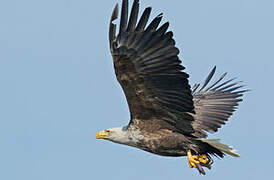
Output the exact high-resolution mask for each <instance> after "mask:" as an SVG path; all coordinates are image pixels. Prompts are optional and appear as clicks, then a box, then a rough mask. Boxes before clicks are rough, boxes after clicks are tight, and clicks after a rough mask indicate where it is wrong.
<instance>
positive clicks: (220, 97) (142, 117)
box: [96, 0, 246, 175]
mask: <svg viewBox="0 0 274 180" xmlns="http://www.w3.org/2000/svg"><path fill="white" fill-rule="evenodd" d="M150 13H151V7H148V8H146V9H145V10H144V12H143V13H142V15H141V17H140V18H139V20H138V14H139V0H134V2H133V5H132V9H131V12H130V15H129V13H128V0H123V1H122V10H121V18H120V26H119V32H118V34H116V24H114V22H113V21H114V20H116V19H117V17H118V4H116V6H115V8H114V11H113V13H112V16H111V20H110V25H109V43H110V51H111V54H112V57H113V62H114V68H115V73H116V77H117V80H118V82H119V83H120V85H121V86H122V89H123V91H124V93H125V96H126V99H127V103H128V106H129V110H130V118H131V119H130V122H129V124H128V125H126V126H124V127H117V128H109V129H106V130H103V131H99V132H98V133H97V134H96V138H97V139H105V140H109V141H112V142H115V143H120V144H124V145H128V146H133V147H136V148H139V149H142V150H145V151H148V152H151V153H154V154H157V155H161V156H172V157H180V156H187V157H188V163H189V167H190V168H197V169H198V171H199V172H200V173H201V174H203V175H205V171H204V169H203V167H207V168H209V169H210V168H211V165H212V162H213V161H212V155H213V156H217V157H220V158H223V157H224V155H225V154H228V155H231V156H234V157H239V154H237V153H236V151H235V149H233V148H232V147H231V146H228V145H225V144H222V143H220V142H219V140H218V139H207V133H208V132H217V130H218V129H219V128H220V127H221V126H222V125H224V124H225V123H226V121H227V120H228V118H229V117H230V116H231V115H232V113H233V112H234V111H235V110H236V108H237V106H238V103H239V102H240V101H242V99H241V96H242V95H243V93H244V92H246V90H243V89H242V87H243V86H242V85H241V84H239V83H240V82H235V81H234V79H229V80H227V81H225V80H223V79H224V78H225V76H226V73H225V74H223V75H222V76H221V77H219V78H217V79H216V80H215V81H212V77H213V75H214V73H215V71H216V67H214V68H213V69H212V70H211V72H210V73H209V75H208V76H207V77H206V80H205V81H204V83H202V84H196V85H194V86H193V87H192V88H191V87H190V85H189V81H188V77H189V75H188V74H187V73H185V72H184V71H183V70H184V69H185V67H183V66H182V64H181V60H180V59H179V57H178V54H179V50H178V48H177V47H176V46H175V41H174V39H173V33H172V32H171V31H168V27H169V23H168V22H166V23H163V24H162V25H160V22H161V19H162V14H159V15H158V16H157V17H155V18H154V19H153V20H152V21H151V22H150V23H149V24H148V20H149V16H150ZM147 24H148V25H147ZM159 25H160V26H159Z"/></svg>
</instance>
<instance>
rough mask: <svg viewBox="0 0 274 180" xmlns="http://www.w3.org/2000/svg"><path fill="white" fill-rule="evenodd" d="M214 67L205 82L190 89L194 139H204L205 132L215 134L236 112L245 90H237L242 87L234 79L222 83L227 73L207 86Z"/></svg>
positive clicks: (214, 69)
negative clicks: (192, 103)
mask: <svg viewBox="0 0 274 180" xmlns="http://www.w3.org/2000/svg"><path fill="white" fill-rule="evenodd" d="M215 71H216V67H214V68H213V70H212V71H211V72H210V73H209V75H208V77H207V78H206V80H205V82H204V83H203V84H202V85H200V84H196V85H194V86H193V88H192V94H193V100H194V106H195V112H196V114H193V117H194V119H195V120H194V121H193V128H194V129H195V133H194V134H193V135H194V136H196V137H206V136H207V134H206V132H205V131H207V132H217V130H218V128H220V127H221V126H222V125H224V124H225V122H226V121H227V120H228V118H229V117H230V116H231V115H232V113H233V112H234V111H235V110H236V108H237V106H238V103H239V102H240V101H242V99H241V96H243V93H244V92H246V91H247V90H239V89H240V88H242V87H243V85H239V83H240V82H233V80H235V79H230V80H227V81H225V82H223V83H221V81H222V80H223V79H224V77H225V76H226V74H227V73H225V74H223V75H222V76H221V77H220V78H219V79H217V80H216V81H215V82H213V83H211V84H208V83H209V82H210V80H211V79H212V77H213V75H214V73H215Z"/></svg>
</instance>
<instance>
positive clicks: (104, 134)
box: [96, 130, 109, 139]
mask: <svg viewBox="0 0 274 180" xmlns="http://www.w3.org/2000/svg"><path fill="white" fill-rule="evenodd" d="M107 137H109V132H107V131H106V130H103V131H99V132H98V133H96V139H105V138H107Z"/></svg>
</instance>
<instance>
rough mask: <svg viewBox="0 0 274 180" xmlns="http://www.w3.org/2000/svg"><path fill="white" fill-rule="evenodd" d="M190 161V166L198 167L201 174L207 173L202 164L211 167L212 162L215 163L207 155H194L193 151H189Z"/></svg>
mask: <svg viewBox="0 0 274 180" xmlns="http://www.w3.org/2000/svg"><path fill="white" fill-rule="evenodd" d="M187 157H188V163H189V167H190V168H197V169H198V170H199V172H200V173H201V174H204V175H205V171H204V170H203V168H202V166H204V167H207V168H208V169H210V168H211V164H212V163H213V162H212V161H211V159H210V158H209V157H207V155H205V154H202V155H192V154H191V151H190V150H188V151H187Z"/></svg>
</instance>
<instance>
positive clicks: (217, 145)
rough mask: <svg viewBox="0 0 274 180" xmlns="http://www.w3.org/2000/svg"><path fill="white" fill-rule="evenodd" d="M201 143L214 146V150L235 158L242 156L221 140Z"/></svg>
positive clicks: (209, 140) (205, 140)
mask: <svg viewBox="0 0 274 180" xmlns="http://www.w3.org/2000/svg"><path fill="white" fill-rule="evenodd" d="M201 141H203V142H205V143H207V144H209V145H211V146H213V147H214V148H216V149H218V150H220V151H221V152H223V153H225V154H228V155H230V156H233V157H240V154H238V153H237V152H236V151H237V150H236V149H233V147H231V146H228V145H226V144H223V143H220V142H219V141H220V139H201Z"/></svg>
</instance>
